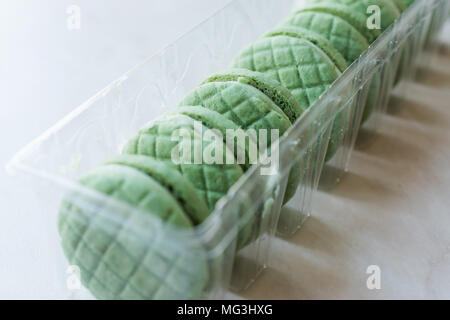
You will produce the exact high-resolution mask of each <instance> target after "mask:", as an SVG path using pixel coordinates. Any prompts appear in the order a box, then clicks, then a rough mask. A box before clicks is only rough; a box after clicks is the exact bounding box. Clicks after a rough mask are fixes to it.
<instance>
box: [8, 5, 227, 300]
mask: <svg viewBox="0 0 450 320" xmlns="http://www.w3.org/2000/svg"><path fill="white" fill-rule="evenodd" d="M227 2H229V1H227V0H127V1H125V0H78V1H76V0H72V1H67V0H39V1H32V0H28V1H27V0H3V1H1V2H0V41H1V42H0V75H1V78H0V97H1V103H0V147H1V148H0V214H1V217H0V298H41V297H46V291H45V288H46V283H45V279H46V275H45V274H43V273H45V272H46V271H47V268H46V263H48V261H43V260H45V259H44V258H43V254H42V252H43V251H45V250H44V249H43V248H44V246H45V243H43V241H42V240H41V239H42V237H40V232H42V230H43V228H42V225H41V222H40V216H39V215H38V214H36V213H35V210H34V205H35V203H34V200H33V194H32V193H31V192H30V190H26V187H25V189H24V186H23V185H18V184H17V183H16V181H15V179H14V178H12V177H9V176H7V175H6V173H5V171H4V169H3V168H4V166H5V163H6V162H7V161H8V159H9V158H10V157H11V156H12V155H13V154H14V153H15V152H16V151H17V150H18V149H19V148H20V147H22V146H23V145H24V144H26V143H28V142H29V141H30V140H31V139H33V138H34V137H36V136H37V135H38V134H40V133H41V132H43V131H44V130H46V129H47V128H48V127H50V126H51V125H53V124H54V123H55V122H56V121H57V120H59V119H61V118H62V117H63V116H64V115H66V114H67V113H69V112H70V111H71V110H72V109H74V108H75V107H77V106H78V105H80V104H81V103H82V102H84V101H85V100H86V99H87V98H89V97H90V96H92V95H93V94H95V93H96V92H97V91H99V90H100V89H102V88H103V87H105V86H106V85H107V84H109V83H110V82H111V81H113V80H115V79H116V78H118V77H119V76H120V75H122V74H123V73H124V72H126V71H127V70H129V69H130V68H132V67H133V66H134V65H136V64H138V63H139V62H141V61H142V60H144V59H145V58H147V57H148V56H150V55H152V54H154V53H155V52H157V51H158V50H160V49H161V48H162V47H164V46H165V45H167V44H169V43H170V42H172V41H173V40H175V39H176V38H177V37H179V36H180V35H182V34H183V33H185V32H186V31H188V30H189V29H191V28H192V27H194V26H195V25H197V24H198V23H200V22H201V21H202V20H204V19H205V18H207V17H208V16H210V15H211V14H212V13H213V12H215V11H217V10H218V9H220V8H222V7H223V6H225V5H226V4H227ZM72 4H75V5H77V6H79V8H80V9H81V29H80V30H72V31H70V30H69V29H68V28H67V19H68V17H69V15H68V14H67V12H66V10H67V8H68V7H69V6H70V5H72Z"/></svg>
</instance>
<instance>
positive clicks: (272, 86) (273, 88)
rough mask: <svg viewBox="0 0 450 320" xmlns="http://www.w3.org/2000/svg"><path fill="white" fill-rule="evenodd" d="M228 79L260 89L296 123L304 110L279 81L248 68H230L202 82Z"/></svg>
mask: <svg viewBox="0 0 450 320" xmlns="http://www.w3.org/2000/svg"><path fill="white" fill-rule="evenodd" d="M226 81H237V82H240V83H244V84H247V85H249V86H252V87H254V88H256V89H258V90H259V91H261V92H262V93H264V94H265V95H266V96H267V97H268V98H269V99H270V100H272V101H273V102H274V103H275V104H276V105H277V106H278V107H279V108H280V109H281V110H282V111H283V112H284V114H286V116H287V117H288V118H289V120H290V121H291V122H292V123H294V122H295V121H296V120H297V119H298V118H299V117H300V116H301V115H302V113H303V111H304V109H303V107H302V106H301V105H300V104H299V102H298V101H297V100H296V99H295V97H294V96H293V95H292V94H291V92H290V91H289V90H288V89H286V88H285V87H284V86H282V85H280V84H279V83H278V82H276V81H273V80H270V79H268V78H267V77H265V76H264V75H263V74H262V73H260V72H254V71H250V70H246V69H229V70H226V71H224V72H222V73H216V74H214V75H212V76H210V77H208V78H207V79H206V80H205V81H204V82H203V83H202V84H204V83H208V82H226Z"/></svg>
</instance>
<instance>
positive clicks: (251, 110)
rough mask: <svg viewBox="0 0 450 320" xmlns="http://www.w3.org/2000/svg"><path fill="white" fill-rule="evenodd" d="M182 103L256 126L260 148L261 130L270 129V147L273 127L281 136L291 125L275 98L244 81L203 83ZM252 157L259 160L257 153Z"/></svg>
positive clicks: (292, 185)
mask: <svg viewBox="0 0 450 320" xmlns="http://www.w3.org/2000/svg"><path fill="white" fill-rule="evenodd" d="M181 104H182V105H194V106H195V105H202V106H204V107H206V108H208V109H211V110H214V111H216V112H218V113H220V114H222V115H224V116H225V117H226V118H227V119H230V120H232V121H233V122H235V123H236V124H238V126H239V127H240V128H242V129H244V130H249V129H254V130H255V135H256V142H257V143H258V144H257V147H258V148H259V147H260V146H259V142H260V139H259V136H260V131H259V130H267V137H266V141H267V146H266V148H269V149H270V146H271V144H272V141H271V130H274V129H275V130H278V131H279V133H278V136H279V137H281V136H282V135H283V134H284V133H285V132H286V130H288V129H289V128H290V126H291V122H290V121H289V118H288V117H287V116H286V115H285V114H284V112H283V111H282V110H281V109H280V108H279V107H278V106H277V105H276V104H275V103H274V102H273V101H272V100H271V99H269V98H268V97H267V96H266V95H265V94H263V93H262V92H261V91H259V90H258V89H256V88H255V87H253V86H250V85H247V84H245V83H241V82H236V81H225V82H206V83H203V84H201V85H200V86H198V87H197V88H195V89H194V90H192V91H191V92H190V93H188V95H187V96H186V97H185V98H184V99H183V101H182V102H181ZM258 151H262V150H258ZM256 156H257V155H256ZM252 158H253V160H257V159H256V157H255V155H254V156H253V157H252ZM299 170H300V168H295V169H294V170H292V172H291V175H290V179H289V181H288V187H287V190H286V195H285V201H286V202H287V201H288V200H289V199H290V198H291V197H292V196H293V195H294V194H295V191H296V189H297V186H298V182H299V178H300V171H299Z"/></svg>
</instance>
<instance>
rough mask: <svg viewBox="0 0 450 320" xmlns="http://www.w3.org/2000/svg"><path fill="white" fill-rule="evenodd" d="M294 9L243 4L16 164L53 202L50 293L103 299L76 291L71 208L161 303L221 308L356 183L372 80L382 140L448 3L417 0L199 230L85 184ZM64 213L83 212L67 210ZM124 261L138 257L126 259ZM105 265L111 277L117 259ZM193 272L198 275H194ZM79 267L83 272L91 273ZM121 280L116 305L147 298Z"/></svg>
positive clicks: (263, 0)
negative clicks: (241, 243)
mask: <svg viewBox="0 0 450 320" xmlns="http://www.w3.org/2000/svg"><path fill="white" fill-rule="evenodd" d="M293 2H294V1H291V0H282V1H281V0H276V1H275V0H235V1H233V2H231V4H229V5H228V6H226V7H225V8H224V9H222V10H221V11H219V12H218V13H216V14H215V15H214V16H212V17H211V18H210V19H208V20H207V21H205V22H204V23H202V24H201V25H199V26H198V27H196V28H195V29H194V30H192V31H190V32H189V33H188V34H186V35H185V36H183V37H182V38H180V39H178V40H177V41H176V42H174V43H173V44H172V45H170V46H169V47H167V48H165V49H164V50H163V51H162V52H160V53H159V54H157V55H155V56H153V57H151V58H150V59H148V60H147V61H145V62H144V63H143V64H141V65H139V66H137V67H136V68H134V69H133V70H131V71H130V72H128V73H127V74H125V75H124V76H122V77H121V78H120V79H118V80H117V81H115V82H114V83H112V84H111V85H109V86H108V87H107V88H105V89H104V90H102V91H101V92H99V93H98V94H97V95H96V96H94V97H93V98H91V99H90V100H88V101H87V102H86V103H84V104H83V105H81V106H80V107H78V108H77V109H75V110H74V111H73V112H72V113H71V114H70V115H68V116H67V117H66V118H64V119H63V120H61V121H60V122H59V123H58V124H56V125H55V126H54V127H52V128H51V129H49V130H48V131H47V132H45V133H44V134H42V135H41V136H40V137H38V138H37V139H36V140H35V141H33V142H32V143H31V144H29V145H28V146H26V147H25V148H24V149H23V150H22V151H20V152H19V153H18V154H17V155H16V156H15V157H14V159H13V160H12V161H11V162H10V164H9V166H8V167H9V170H10V172H11V173H24V174H25V175H22V176H23V177H26V178H27V179H30V180H29V181H30V183H32V184H33V185H34V188H35V190H36V191H37V192H38V193H39V197H40V199H41V200H42V207H41V208H40V211H42V215H43V219H45V220H46V221H47V222H48V224H47V225H48V230H46V234H47V236H48V243H49V246H51V248H52V250H53V251H54V266H55V270H54V274H55V278H54V281H53V282H52V283H49V290H51V291H52V292H54V293H56V295H57V296H59V297H61V298H89V297H92V296H91V294H90V293H89V292H88V291H87V290H86V289H82V288H81V289H80V288H79V287H76V286H75V287H76V289H74V288H73V286H70V285H68V281H69V280H68V279H70V276H71V272H70V270H71V269H70V268H69V265H68V262H67V259H66V258H65V256H64V254H63V250H62V248H61V245H60V242H61V240H60V237H59V234H58V231H57V220H58V217H57V216H58V211H59V210H60V208H61V203H62V201H63V199H67V198H69V199H70V201H71V202H72V203H75V204H76V206H77V207H78V208H80V209H81V210H82V211H83V212H84V213H85V215H86V216H88V218H87V220H88V221H87V222H86V226H87V227H86V229H87V230H84V232H82V234H80V237H81V238H82V237H84V236H85V233H86V232H89V230H90V229H92V228H93V230H94V231H96V232H102V234H104V235H105V236H107V237H110V238H111V242H112V243H113V245H115V246H119V247H122V246H124V245H125V244H130V243H131V244H133V245H135V246H138V247H140V248H142V249H143V255H142V256H140V257H130V259H132V260H133V259H134V260H133V261H136V263H138V266H139V267H142V272H144V273H147V274H148V279H152V280H151V281H152V284H155V283H156V284H157V289H155V291H154V292H151V293H149V294H150V295H151V296H152V297H153V298H168V299H170V298H179V299H190V298H200V299H212V298H221V297H223V294H224V292H225V291H226V290H228V288H230V287H231V288H232V289H234V290H242V289H245V288H246V287H248V286H249V285H250V284H251V283H252V282H253V281H254V280H255V279H256V278H257V276H258V274H259V273H260V272H261V271H262V270H263V269H264V268H265V267H266V265H267V261H268V257H269V254H270V242H271V238H272V237H273V236H274V234H275V232H277V231H278V233H279V234H281V235H283V236H288V235H291V234H293V233H294V232H296V231H297V230H298V229H299V228H300V227H301V225H302V224H303V222H304V221H305V219H306V218H307V217H308V215H309V214H310V212H311V206H312V196H313V194H314V192H316V190H317V187H318V184H319V180H321V181H322V182H321V185H322V186H323V187H324V188H329V187H332V186H333V185H334V184H336V183H337V182H338V181H339V180H340V178H341V177H342V175H343V174H345V172H346V170H347V166H348V162H349V159H350V155H351V152H352V150H353V148H354V145H355V141H356V138H357V136H358V133H359V132H360V127H361V118H362V114H363V110H364V107H365V105H366V101H367V99H368V96H369V93H370V90H373V89H371V83H372V81H373V80H372V79H375V78H377V77H378V78H379V79H380V83H381V86H380V87H379V89H377V90H378V91H377V92H376V97H377V102H376V105H375V112H374V114H373V115H372V116H371V118H370V119H369V120H368V121H367V122H366V123H365V124H364V125H363V126H362V129H363V130H368V131H370V132H372V135H373V132H376V130H377V128H378V125H379V115H380V114H382V113H383V112H385V110H386V105H387V102H388V100H389V94H390V92H391V90H392V88H393V85H394V82H395V76H396V74H397V69H398V68H397V67H398V65H399V63H400V62H401V59H402V58H403V53H402V52H404V51H407V52H408V53H409V59H410V62H409V63H408V64H407V65H408V68H407V69H406V70H404V71H403V77H404V78H412V77H414V75H415V65H416V63H415V62H416V61H417V59H418V57H419V55H420V54H421V53H422V52H424V51H425V50H426V49H427V48H433V41H434V40H433V39H434V35H435V34H436V33H437V31H438V30H439V29H440V27H441V25H442V23H443V22H444V21H445V18H446V17H447V16H448V7H449V3H448V1H445V0H434V1H430V0H417V1H416V2H415V3H414V5H413V6H411V7H410V8H409V9H408V10H407V11H406V12H405V13H404V14H403V15H402V17H401V18H400V19H398V21H397V22H396V23H395V24H394V25H393V26H392V27H391V28H390V29H389V30H387V31H386V32H385V33H384V34H383V35H382V36H380V37H379V39H378V40H377V41H376V42H375V43H374V44H373V45H371V47H370V48H369V50H368V51H367V52H365V53H364V54H363V55H362V56H361V57H360V58H359V59H358V60H357V61H356V62H355V63H354V64H352V66H350V67H349V68H348V69H347V70H346V72H345V73H344V74H343V75H342V76H341V77H340V78H339V79H338V80H337V81H336V82H335V83H334V84H333V85H332V87H331V88H330V89H329V90H328V91H327V92H326V93H325V94H324V95H322V97H321V98H319V100H318V101H317V102H316V103H314V105H313V106H311V107H310V109H309V110H308V111H307V112H305V113H304V115H303V116H302V117H301V118H300V119H299V120H298V121H297V122H296V123H295V124H294V125H293V126H292V127H291V128H290V130H289V131H288V132H287V133H286V134H285V136H284V138H283V140H282V141H281V143H280V144H279V150H278V152H279V155H280V159H279V166H278V168H277V171H276V172H275V173H274V174H273V175H269V176H265V175H261V174H260V169H261V165H255V166H253V167H252V168H251V169H250V170H249V171H248V172H247V173H246V174H245V176H244V177H243V178H242V179H241V180H240V181H239V182H238V183H237V184H236V185H235V186H234V187H233V188H232V189H231V190H230V191H229V193H228V195H227V196H226V197H224V198H223V199H222V200H221V201H220V202H219V203H218V205H217V207H216V209H215V211H214V212H213V213H212V214H211V216H210V217H209V218H208V220H207V221H205V222H204V223H203V224H202V225H200V226H198V227H196V228H195V229H193V230H189V231H187V230H184V231H182V230H180V229H174V228H169V227H167V226H165V225H164V224H162V223H161V221H159V220H158V219H156V218H151V217H150V216H149V215H148V214H146V215H144V214H139V212H138V211H137V210H136V208H133V207H130V206H128V205H126V204H124V203H121V202H118V201H114V200H112V199H110V198H108V197H106V196H103V195H101V194H100V193H97V192H93V191H92V190H88V189H87V188H85V187H83V186H82V185H81V184H79V183H77V182H76V179H77V178H79V177H80V176H82V175H83V174H85V173H86V172H87V171H89V170H90V169H92V168H94V167H96V166H97V165H98V164H100V163H102V162H104V161H105V160H106V159H108V158H109V157H110V156H113V155H116V154H118V152H119V150H120V146H121V145H123V143H124V142H125V141H127V139H128V138H130V137H131V136H133V134H135V133H136V132H137V131H138V130H139V128H141V127H142V126H143V125H144V124H145V123H147V122H148V121H149V120H151V119H154V118H156V117H158V116H159V115H161V114H162V113H163V112H165V111H167V110H170V109H172V108H174V107H175V106H177V104H178V102H179V101H180V100H181V99H182V98H183V96H184V95H185V94H186V93H187V92H188V91H190V90H191V89H192V88H194V87H195V86H196V85H197V84H198V83H200V82H201V81H202V80H204V79H205V78H206V77H207V76H208V75H210V74H212V73H215V72H217V71H219V70H221V69H225V68H226V67H227V66H228V65H229V63H230V61H231V60H232V58H233V56H234V55H236V54H237V53H238V52H239V51H240V50H241V49H242V48H243V47H244V46H246V45H247V44H248V43H250V42H251V41H253V40H255V39H257V38H258V37H259V36H261V35H263V34H265V33H266V32H267V31H268V30H269V29H270V28H271V27H273V26H275V25H277V24H278V23H279V21H281V20H282V19H283V18H285V17H286V16H287V15H288V14H289V13H290V10H291V8H292V5H293ZM432 17H433V19H431V18H432ZM338 116H339V117H341V119H343V121H342V123H343V124H344V125H343V126H342V134H341V135H340V136H341V142H340V148H339V150H338V152H337V154H336V155H335V156H334V157H333V159H332V160H331V161H330V162H328V163H327V164H326V165H325V164H324V158H325V152H326V148H327V145H328V140H329V137H330V132H331V129H332V125H333V123H334V121H335V119H336V118H337V117H338ZM298 163H301V164H302V168H304V170H303V171H302V175H301V182H300V185H299V188H298V190H297V192H296V195H295V197H294V198H293V199H292V200H291V201H290V202H289V203H288V204H287V205H286V206H284V207H283V208H282V202H283V198H284V192H285V189H286V183H287V177H288V175H289V173H290V170H291V168H292V167H293V166H294V165H295V164H298ZM324 165H325V167H324ZM324 168H325V170H323V169H324ZM99 208H101V209H103V210H100V209H99ZM105 208H106V210H105ZM105 212H107V214H105ZM61 214H63V215H64V214H68V215H70V214H72V212H70V211H67V212H65V211H64V210H62V211H61ZM136 216H139V217H141V219H142V221H140V223H139V224H137V225H138V226H139V227H138V226H137V225H136V224H133V225H132V226H129V224H127V221H128V220H129V219H130V218H133V217H136ZM142 216H145V217H146V218H145V219H144V218H142ZM117 228H119V229H120V233H119V235H118V236H117ZM244 229H245V230H246V232H247V233H246V237H247V238H248V239H249V241H247V245H246V246H245V247H244V248H237V246H236V243H237V238H238V237H239V235H240V232H242V230H244ZM121 252H122V253H123V254H127V251H126V250H122V251H121ZM148 256H150V258H151V259H150V260H152V261H159V260H163V261H164V262H165V263H166V266H167V268H164V270H166V272H165V273H164V274H162V273H161V272H160V271H161V270H160V269H158V268H155V269H153V268H152V264H151V263H152V262H151V261H150V262H149V263H148V264H145V263H143V262H142V261H145V260H146V259H147V258H148ZM81 263H83V262H80V264H81ZM274 263H276V262H274ZM98 264H99V265H98V266H97V267H99V268H106V269H108V257H106V258H105V259H103V258H102V259H100V261H99V262H98ZM192 264H194V265H195V266H196V267H195V268H190V269H189V268H186V266H187V265H192ZM79 267H80V269H81V271H82V272H83V266H79ZM68 268H69V269H68ZM68 270H69V273H67V272H68ZM109 271H111V274H110V276H112V277H116V278H117V283H122V286H121V287H120V288H114V290H115V291H114V292H115V294H114V296H112V297H113V298H115V297H120V296H121V294H123V293H124V292H127V293H129V294H135V295H136V297H139V295H141V294H142V292H137V291H136V290H135V289H136V288H134V287H133V285H132V284H131V285H130V284H128V283H132V281H127V280H130V279H129V278H127V277H126V276H125V278H124V276H122V275H120V274H117V273H114V272H113V271H114V270H109ZM96 277H97V275H96V274H95V273H94V274H93V275H92V277H91V278H92V281H94V282H95V281H97V279H96ZM149 281H150V280H149ZM193 284H195V286H194V285H193ZM193 287H195V288H194V289H193Z"/></svg>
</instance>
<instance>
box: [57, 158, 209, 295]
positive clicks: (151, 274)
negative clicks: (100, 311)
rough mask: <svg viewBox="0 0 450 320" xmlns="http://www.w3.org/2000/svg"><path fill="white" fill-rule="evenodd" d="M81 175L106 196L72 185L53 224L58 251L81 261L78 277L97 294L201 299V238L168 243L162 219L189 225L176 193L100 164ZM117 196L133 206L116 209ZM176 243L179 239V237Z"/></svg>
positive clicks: (204, 270)
mask: <svg viewBox="0 0 450 320" xmlns="http://www.w3.org/2000/svg"><path fill="white" fill-rule="evenodd" d="M80 183H81V184H82V185H84V186H85V187H87V188H89V189H92V190H94V191H96V192H99V193H101V194H103V195H105V196H107V197H108V198H105V200H101V201H99V203H94V202H93V201H92V197H91V196H87V195H84V194H81V193H79V192H74V193H72V194H69V195H67V196H66V198H65V200H64V201H63V204H62V206H61V208H60V212H59V217H58V230H59V233H60V235H61V240H62V247H63V249H64V252H65V254H66V256H67V258H68V260H69V262H70V263H71V264H73V265H76V266H78V267H79V268H80V271H81V281H82V283H83V285H84V286H85V287H86V288H87V289H89V290H90V292H91V293H92V294H93V295H94V296H95V297H97V298H99V299H199V298H201V297H202V295H203V292H204V290H205V288H206V287H207V285H208V282H209V269H208V263H207V260H206V254H205V252H204V249H203V248H202V247H201V245H200V244H198V243H195V244H190V245H189V246H187V244H186V248H184V249H183V250H176V249H174V247H178V246H179V245H180V244H178V243H177V246H173V245H172V246H171V245H169V243H170V241H171V239H170V238H171V237H170V236H168V234H167V230H168V228H167V227H166V228H161V226H160V224H158V223H156V221H155V219H154V218H152V216H154V217H159V218H160V219H161V220H163V221H164V224H165V225H166V226H168V227H169V226H170V227H172V228H181V229H186V230H189V229H191V228H192V226H193V225H192V223H191V221H190V219H189V218H188V217H187V216H186V215H185V213H184V212H183V210H182V208H181V207H180V206H179V205H178V203H177V201H176V200H175V199H174V198H173V197H172V196H171V195H170V193H169V192H167V191H166V190H165V189H164V188H163V187H162V186H161V185H160V184H159V183H158V182H156V181H155V180H153V179H152V178H151V177H149V176H148V175H146V174H144V173H142V172H140V171H138V170H136V169H133V168H128V167H125V166H120V165H104V166H100V167H98V168H96V169H95V170H93V171H92V172H90V173H88V174H87V175H86V176H84V177H83V178H82V179H81V180H80ZM114 200H115V201H121V202H122V203H126V204H128V205H130V206H132V207H133V208H135V209H136V210H130V209H120V207H119V206H117V204H116V203H114ZM181 245H184V243H183V244H181Z"/></svg>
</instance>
